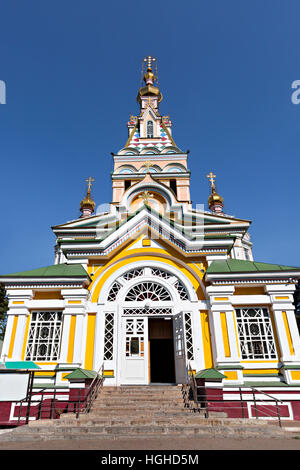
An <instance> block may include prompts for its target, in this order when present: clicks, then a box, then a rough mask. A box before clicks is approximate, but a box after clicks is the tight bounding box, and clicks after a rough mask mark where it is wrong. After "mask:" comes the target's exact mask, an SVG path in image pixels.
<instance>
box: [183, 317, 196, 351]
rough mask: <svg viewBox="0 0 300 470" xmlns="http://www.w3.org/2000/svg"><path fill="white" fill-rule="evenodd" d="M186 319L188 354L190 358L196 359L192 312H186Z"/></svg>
mask: <svg viewBox="0 0 300 470" xmlns="http://www.w3.org/2000/svg"><path fill="white" fill-rule="evenodd" d="M184 320H185V344H186V355H187V358H188V359H189V360H193V359H194V346H193V330H192V316H191V314H190V313H185V314H184Z"/></svg>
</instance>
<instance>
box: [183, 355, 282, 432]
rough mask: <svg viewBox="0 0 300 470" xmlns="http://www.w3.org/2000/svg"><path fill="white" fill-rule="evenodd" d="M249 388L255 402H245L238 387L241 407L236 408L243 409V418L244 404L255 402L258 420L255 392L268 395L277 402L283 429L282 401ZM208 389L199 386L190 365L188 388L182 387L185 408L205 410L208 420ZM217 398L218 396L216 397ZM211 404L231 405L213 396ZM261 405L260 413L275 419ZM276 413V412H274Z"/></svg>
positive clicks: (243, 413) (279, 421)
mask: <svg viewBox="0 0 300 470" xmlns="http://www.w3.org/2000/svg"><path fill="white" fill-rule="evenodd" d="M247 388H250V389H251V390H252V393H253V400H247V399H246V400H245V399H243V394H242V388H241V387H238V390H239V393H240V405H241V407H240V406H236V408H239V409H240V408H241V409H242V418H245V410H244V403H245V402H252V401H253V404H254V409H255V415H256V419H258V409H257V399H256V397H255V392H257V393H259V394H262V395H266V396H267V397H269V398H270V399H271V400H272V401H274V402H275V406H276V415H277V418H278V423H279V426H280V427H281V426H282V424H281V416H280V410H279V403H283V401H282V400H280V399H279V398H276V397H274V396H272V395H270V394H268V393H266V392H263V391H261V390H258V389H257V388H255V387H251V386H249V385H248V386H247ZM188 389H190V390H191V392H192V393H191V394H190V393H189V390H188ZM200 389H203V391H204V393H202V394H201V395H202V396H201V399H200V400H199V394H198V390H200ZM206 389H207V387H206V386H200V385H197V383H196V380H195V377H194V373H193V370H192V368H191V365H190V363H189V365H188V384H187V385H186V386H183V387H182V394H183V400H184V406H185V407H186V408H189V409H191V410H193V411H194V412H196V411H200V410H201V409H203V408H204V410H205V417H206V418H208V416H209V406H208V401H207V395H206V393H205V390H206ZM191 396H192V400H191ZM216 397H217V396H216ZM191 401H193V404H192V405H191V403H190V402H191ZM209 402H210V403H211V402H213V403H217V402H224V403H226V404H227V405H228V404H229V403H230V401H227V400H224V401H223V400H220V399H219V398H216V399H214V397H213V396H212V395H210V397H209ZM233 402H234V403H238V401H233ZM259 405H260V413H262V414H264V416H266V417H273V416H274V414H271V415H270V410H268V409H267V408H266V407H265V405H262V404H261V403H260V404H259ZM230 408H231V409H232V408H234V406H230ZM274 413H275V412H274Z"/></svg>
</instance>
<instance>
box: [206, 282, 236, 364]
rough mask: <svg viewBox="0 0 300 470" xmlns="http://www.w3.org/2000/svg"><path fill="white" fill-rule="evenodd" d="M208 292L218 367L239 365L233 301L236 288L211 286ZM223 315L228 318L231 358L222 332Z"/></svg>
mask: <svg viewBox="0 0 300 470" xmlns="http://www.w3.org/2000/svg"><path fill="white" fill-rule="evenodd" d="M206 290H207V293H208V295H209V299H210V311H211V319H212V326H213V343H214V354H215V361H216V363H217V364H218V365H219V364H221V363H222V364H224V363H226V364H227V365H230V364H237V363H239V362H240V358H239V353H238V344H237V340H236V333H235V324H234V313H233V310H234V309H233V306H232V301H231V296H232V295H233V292H234V286H209V287H207V289H206ZM221 313H224V314H225V316H226V325H227V335H228V343H229V349H230V356H225V348H224V336H223V333H224V334H225V333H226V332H225V331H223V330H222V325H221Z"/></svg>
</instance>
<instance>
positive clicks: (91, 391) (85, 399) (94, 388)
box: [12, 364, 104, 424]
mask: <svg viewBox="0 0 300 470" xmlns="http://www.w3.org/2000/svg"><path fill="white" fill-rule="evenodd" d="M103 371H104V364H101V366H100V367H99V369H98V371H97V373H96V375H95V377H94V378H93V380H92V382H91V384H90V385H89V386H88V387H84V390H88V393H87V394H86V395H83V396H82V393H81V390H82V389H79V397H78V399H77V400H59V399H57V398H56V390H55V386H54V384H53V388H54V396H53V398H52V399H51V398H49V400H51V405H50V406H49V407H47V406H45V405H43V403H44V393H45V392H46V391H47V390H48V389H47V388H45V387H41V388H39V390H38V391H35V392H33V390H32V386H31V387H29V389H28V391H27V394H26V397H24V398H22V399H21V400H13V401H12V403H16V404H17V405H19V411H18V420H17V422H18V424H20V423H21V418H25V419H24V424H28V422H29V417H30V409H31V406H38V411H37V416H36V419H40V418H41V414H42V411H50V417H51V418H53V413H54V412H55V413H56V415H59V408H58V405H59V403H60V402H63V403H66V402H67V403H68V407H67V408H68V410H69V409H70V405H74V406H71V408H73V412H74V413H76V418H78V417H79V413H80V412H85V413H88V412H89V411H90V409H91V406H92V404H93V402H94V400H95V399H96V398H97V396H98V392H99V388H100V386H101V385H102V384H103V381H104V374H103ZM51 372H53V371H52V370H51ZM54 372H55V374H54V376H56V374H57V372H58V371H54ZM100 372H101V374H100ZM30 378H31V382H32V383H33V378H34V371H33V372H31V373H30ZM31 385H32V384H31ZM41 385H42V384H41ZM35 395H41V398H40V399H38V400H35V399H34V396H35ZM25 403H27V408H26V417H25V416H24V417H22V416H21V413H22V407H23V405H24V404H25ZM82 404H84V407H83V408H81V405H82Z"/></svg>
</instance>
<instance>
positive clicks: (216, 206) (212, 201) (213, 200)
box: [206, 172, 224, 214]
mask: <svg viewBox="0 0 300 470" xmlns="http://www.w3.org/2000/svg"><path fill="white" fill-rule="evenodd" d="M206 178H208V179H209V181H210V183H211V195H210V196H209V198H208V206H209V208H210V210H211V211H212V212H215V213H216V214H222V212H223V201H224V199H223V198H222V196H220V195H219V194H217V192H216V186H215V178H216V175H214V174H213V173H212V172H210V173H209V174H208V175H206Z"/></svg>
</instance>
